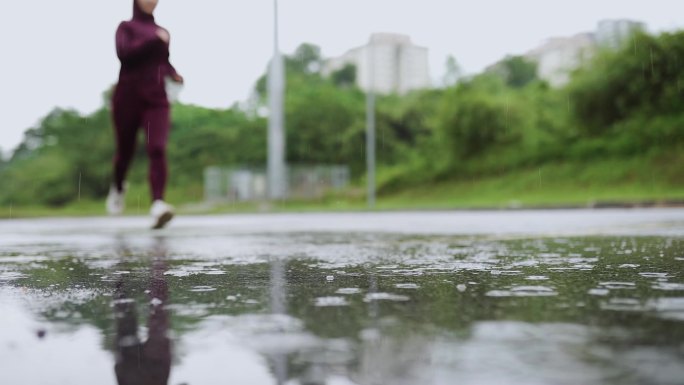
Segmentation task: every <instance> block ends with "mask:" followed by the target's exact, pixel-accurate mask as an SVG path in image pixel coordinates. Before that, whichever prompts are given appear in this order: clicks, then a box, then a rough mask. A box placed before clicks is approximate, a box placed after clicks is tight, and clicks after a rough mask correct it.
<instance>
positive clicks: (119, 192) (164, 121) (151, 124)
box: [107, 0, 183, 229]
mask: <svg viewBox="0 0 684 385" xmlns="http://www.w3.org/2000/svg"><path fill="white" fill-rule="evenodd" d="M157 2H158V0H134V1H133V19H131V20H130V21H124V22H122V23H121V24H120V25H119V28H118V29H117V31H116V53H117V56H118V57H119V60H120V61H121V71H120V72H119V82H118V83H117V85H116V89H115V91H114V95H113V97H112V115H113V121H114V129H115V136H116V153H115V155H114V162H113V163H114V177H113V184H112V187H111V189H110V192H109V196H108V197H107V211H108V212H109V213H110V214H112V215H118V214H121V213H122V212H123V210H124V202H125V199H124V194H125V192H126V190H125V185H124V181H125V179H126V173H127V172H128V169H129V167H130V165H131V160H132V158H133V154H134V153H135V146H136V138H137V134H138V131H139V130H140V129H142V131H143V134H144V137H145V145H146V148H147V155H148V158H149V184H150V192H151V195H152V207H151V209H150V214H151V215H152V216H153V217H154V223H153V225H152V227H153V228H155V229H158V228H162V227H164V225H166V224H167V223H168V222H169V221H170V220H171V218H173V207H172V206H171V205H169V204H168V203H166V202H165V201H164V189H165V187H166V176H167V165H166V142H167V139H168V136H169V128H170V110H169V107H170V105H169V101H168V98H167V95H166V89H165V83H166V79H167V78H168V79H170V80H171V81H174V82H177V83H183V77H182V76H180V75H179V74H178V73H177V72H176V70H175V69H174V68H173V66H172V65H171V63H169V40H170V37H169V32H168V31H167V30H166V29H164V28H162V27H160V26H158V25H157V24H156V23H155V21H154V16H153V12H154V9H155V8H156V7H157Z"/></svg>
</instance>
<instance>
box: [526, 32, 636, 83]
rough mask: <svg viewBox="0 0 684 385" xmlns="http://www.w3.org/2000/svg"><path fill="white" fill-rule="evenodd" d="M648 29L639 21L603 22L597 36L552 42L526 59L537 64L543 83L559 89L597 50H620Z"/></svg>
mask: <svg viewBox="0 0 684 385" xmlns="http://www.w3.org/2000/svg"><path fill="white" fill-rule="evenodd" d="M645 29H646V25H645V24H644V23H640V22H637V21H631V20H602V21H600V22H599V23H598V26H597V28H596V31H595V32H587V33H580V34H577V35H575V36H571V37H556V38H551V39H549V40H547V41H546V42H545V43H544V44H542V45H541V46H539V47H538V48H535V49H533V50H532V51H530V52H528V53H527V54H525V57H527V58H528V59H531V60H534V61H536V62H537V64H538V72H537V75H538V76H539V77H540V78H541V79H544V80H546V81H547V82H549V84H550V85H552V86H554V87H558V86H562V85H564V84H566V83H567V82H568V81H569V80H570V73H571V72H572V70H574V69H576V68H578V67H579V66H581V65H582V64H583V63H585V62H586V61H587V60H589V59H591V57H592V56H593V55H594V54H595V53H596V49H597V48H598V47H606V48H611V49H617V48H620V46H621V45H622V44H623V43H624V41H625V39H628V38H629V37H630V36H631V34H632V33H634V32H635V31H637V30H645Z"/></svg>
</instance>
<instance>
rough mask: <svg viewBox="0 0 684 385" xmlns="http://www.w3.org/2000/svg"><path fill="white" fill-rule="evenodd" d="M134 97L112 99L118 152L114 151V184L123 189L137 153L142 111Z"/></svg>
mask: <svg viewBox="0 0 684 385" xmlns="http://www.w3.org/2000/svg"><path fill="white" fill-rule="evenodd" d="M138 110H139V107H138V106H137V105H136V103H135V101H134V100H133V99H132V98H125V97H121V96H118V97H117V96H115V97H114V100H113V101H112V115H113V118H114V119H113V120H114V134H115V137H116V152H115V153H114V160H113V163H114V185H115V186H116V188H117V190H118V191H123V182H124V180H125V179H126V174H127V173H128V169H129V168H130V165H131V160H132V159H133V154H135V145H136V137H137V133H138V127H139V126H140V112H139V111H138Z"/></svg>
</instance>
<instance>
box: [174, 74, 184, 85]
mask: <svg viewBox="0 0 684 385" xmlns="http://www.w3.org/2000/svg"><path fill="white" fill-rule="evenodd" d="M171 80H173V81H174V82H176V83H178V84H183V83H184V82H185V79H183V77H182V76H180V75H178V74H173V75H171Z"/></svg>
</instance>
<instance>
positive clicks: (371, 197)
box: [366, 42, 375, 209]
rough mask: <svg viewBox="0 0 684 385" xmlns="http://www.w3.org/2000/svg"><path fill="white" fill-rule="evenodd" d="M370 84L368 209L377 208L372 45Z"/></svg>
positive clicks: (372, 48) (367, 119) (367, 150)
mask: <svg viewBox="0 0 684 385" xmlns="http://www.w3.org/2000/svg"><path fill="white" fill-rule="evenodd" d="M368 61H369V63H370V65H369V71H368V74H369V82H368V94H367V96H366V166H367V168H368V169H367V172H366V175H367V178H368V193H367V195H368V208H370V209H372V208H374V207H375V48H374V46H373V42H371V45H370V54H369V60H368Z"/></svg>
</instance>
